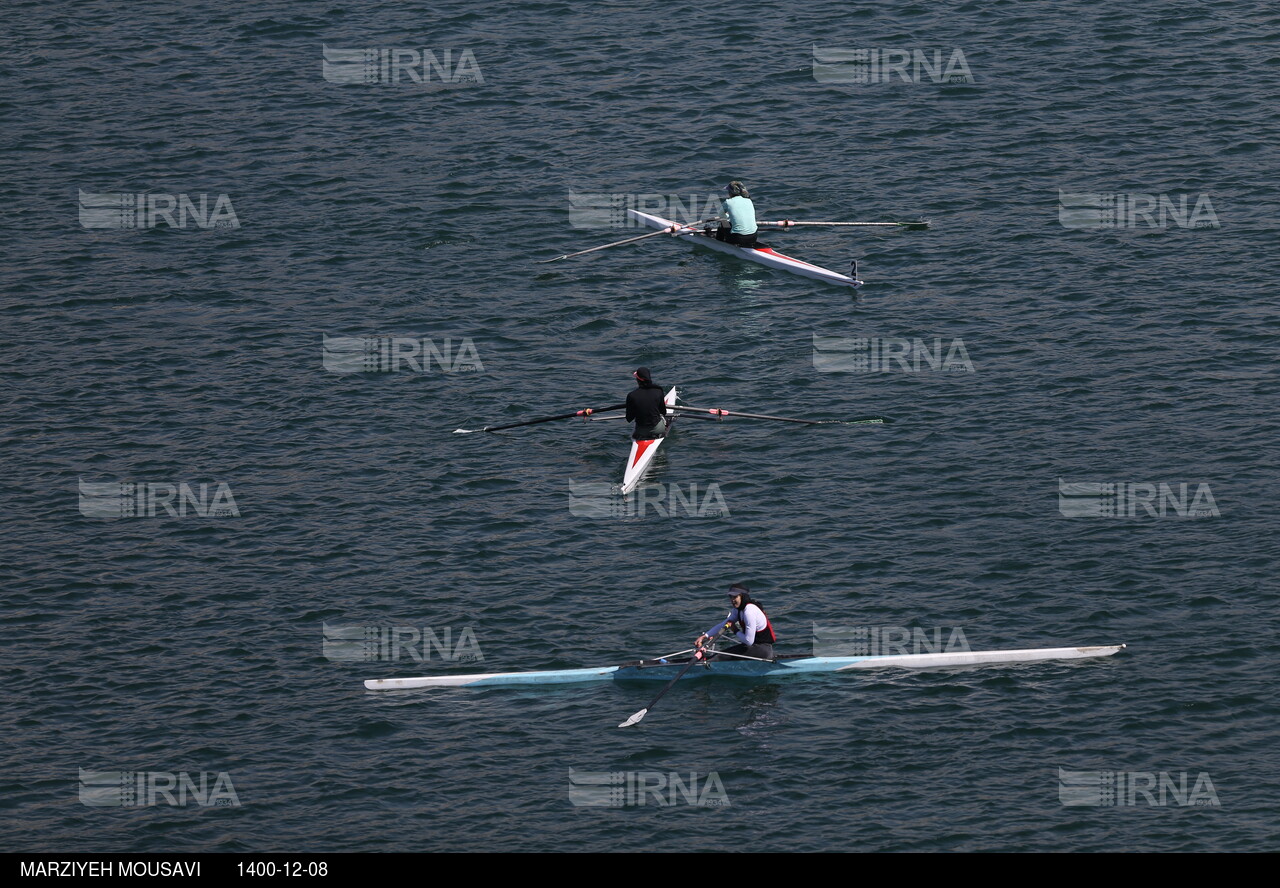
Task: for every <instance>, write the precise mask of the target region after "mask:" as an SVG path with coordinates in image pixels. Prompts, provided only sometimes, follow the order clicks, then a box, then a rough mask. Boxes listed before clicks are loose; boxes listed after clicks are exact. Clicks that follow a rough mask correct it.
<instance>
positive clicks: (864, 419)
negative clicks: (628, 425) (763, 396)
mask: <svg viewBox="0 0 1280 888" xmlns="http://www.w3.org/2000/svg"><path fill="white" fill-rule="evenodd" d="M675 409H676V410H687V411H689V412H691V413H709V414H711V415H712V416H715V417H718V418H723V417H726V416H741V417H742V418H743V419H772V420H774V421H775V422H798V423H803V424H804V425H862V424H870V423H877V424H882V425H883V424H886V423H890V422H893V420H891V419H886V418H885V417H883V416H859V417H856V418H854V419H792V418H790V417H788V416H767V415H765V414H763V413H738V412H736V411H734V412H731V411H728V410H722V409H721V408H719V407H685V406H684V405H682V404H677V405H676V406H675Z"/></svg>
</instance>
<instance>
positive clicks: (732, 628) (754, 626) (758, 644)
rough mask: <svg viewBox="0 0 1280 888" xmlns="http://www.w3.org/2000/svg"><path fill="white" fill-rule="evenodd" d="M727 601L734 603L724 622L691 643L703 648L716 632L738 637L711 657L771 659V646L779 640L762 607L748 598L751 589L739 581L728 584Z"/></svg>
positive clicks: (772, 657) (772, 656)
mask: <svg viewBox="0 0 1280 888" xmlns="http://www.w3.org/2000/svg"><path fill="white" fill-rule="evenodd" d="M729 601H730V603H731V604H732V605H733V607H732V609H731V610H730V611H729V615H728V616H727V617H725V619H724V622H723V623H717V624H716V625H714V626H712V627H711V628H710V629H708V630H707V631H706V632H704V633H702V634H701V635H699V636H698V637H697V638H696V639H694V641H693V646H694V647H695V648H697V649H698V650H702V647H703V645H705V644H706V643H707V642H708V641H710V640H711V639H712V638H713V637H715V636H716V635H720V634H723V633H726V632H727V633H729V634H731V635H732V636H733V637H734V638H736V639H738V644H735V645H734V646H733V647H730V648H726V649H725V650H723V651H720V652H719V653H717V654H714V655H712V656H711V658H710V659H716V658H717V657H721V656H724V657H735V658H737V657H741V658H742V659H752V660H772V659H774V654H773V646H774V644H776V643H777V641H778V636H777V634H776V633H775V632H774V631H773V624H772V623H770V622H769V617H768V615H766V614H765V612H764V608H762V607H760V605H759V604H757V603H756V602H754V601H752V600H751V590H750V589H748V588H747V587H746V586H744V585H743V584H742V583H734V584H733V585H732V586H730V587H729Z"/></svg>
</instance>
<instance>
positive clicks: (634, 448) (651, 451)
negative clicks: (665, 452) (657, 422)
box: [619, 386, 679, 494]
mask: <svg viewBox="0 0 1280 888" xmlns="http://www.w3.org/2000/svg"><path fill="white" fill-rule="evenodd" d="M677 397H679V395H678V393H677V392H676V387H675V386H672V387H671V391H669V392H667V396H666V397H665V398H663V400H664V401H665V402H666V404H667V420H666V422H667V426H666V431H667V432H668V433H670V431H671V424H672V423H673V422H675V418H676V412H675V410H673V409H672V408H673V407H675V406H676V398H677ZM665 440H667V439H666V438H665V437H662V438H654V439H652V440H650V441H635V440H633V441H632V442H631V455H630V456H628V457H627V468H626V472H625V473H624V474H623V476H622V487H621V488H620V489H619V492H620V493H623V494H627V493H630V492H631V491H633V490H635V489H636V488H637V487H639V486H640V482H641V481H643V480H644V476H645V474H646V473H648V471H649V466H651V465H653V460H654V457H656V456H657V455H658V448H659V447H661V446H662V442H663V441H665Z"/></svg>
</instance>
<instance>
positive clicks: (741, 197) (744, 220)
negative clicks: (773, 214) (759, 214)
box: [715, 179, 758, 247]
mask: <svg viewBox="0 0 1280 888" xmlns="http://www.w3.org/2000/svg"><path fill="white" fill-rule="evenodd" d="M724 190H725V192H726V193H727V194H728V195H729V196H728V197H726V198H724V211H725V212H726V213H728V214H729V221H728V222H727V223H725V222H721V223H720V227H719V228H718V229H717V230H716V232H715V238H716V240H720V241H724V242H725V243H727V244H733V245H735V246H738V247H753V246H755V243H756V235H757V232H758V229H757V228H756V206H755V204H753V203H752V202H751V195H750V194H748V193H747V186H745V185H743V184H742V183H741V182H739V181H738V180H737V179H734V180H733V181H732V182H730V183H729V184H728V185H726V186H725V189H724Z"/></svg>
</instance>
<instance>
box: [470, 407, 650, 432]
mask: <svg viewBox="0 0 1280 888" xmlns="http://www.w3.org/2000/svg"><path fill="white" fill-rule="evenodd" d="M626 406H627V405H626V404H614V405H613V406H612V407H588V408H586V409H585V410H576V411H574V412H573V413H557V414H556V415H555V416H543V417H540V418H539V419H526V420H525V421H524V422H509V423H507V424H506V425H496V426H485V427H484V428H482V429H458V430H457V431H459V432H466V431H476V432H500V431H502V430H503V429H518V428H520V427H521V426H531V425H537V424H538V423H542V422H554V421H555V420H557V419H573V418H574V417H575V416H584V417H585V416H592V415H594V414H596V413H608V412H609V411H611V410H624V409H626Z"/></svg>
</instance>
